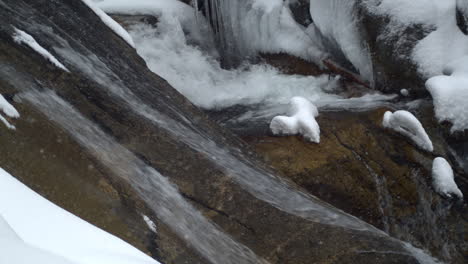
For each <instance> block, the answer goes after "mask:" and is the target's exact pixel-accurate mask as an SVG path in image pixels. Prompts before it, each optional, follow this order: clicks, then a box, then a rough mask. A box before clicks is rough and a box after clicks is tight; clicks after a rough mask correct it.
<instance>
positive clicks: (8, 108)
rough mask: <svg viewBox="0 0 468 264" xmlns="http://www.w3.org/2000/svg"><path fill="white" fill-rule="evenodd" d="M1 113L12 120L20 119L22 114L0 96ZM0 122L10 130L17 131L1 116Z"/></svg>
mask: <svg viewBox="0 0 468 264" xmlns="http://www.w3.org/2000/svg"><path fill="white" fill-rule="evenodd" d="M0 111H1V112H3V113H4V114H5V115H6V116H8V117H10V118H19V117H20V114H19V113H18V111H17V110H16V109H15V108H14V107H13V106H12V105H11V104H10V103H9V102H8V101H7V100H5V98H4V97H3V95H1V94H0ZM0 121H1V122H2V123H3V124H5V126H6V127H7V128H9V129H15V126H13V125H12V124H10V122H8V120H6V118H5V117H3V116H2V115H1V114H0Z"/></svg>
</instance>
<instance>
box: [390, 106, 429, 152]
mask: <svg viewBox="0 0 468 264" xmlns="http://www.w3.org/2000/svg"><path fill="white" fill-rule="evenodd" d="M382 125H383V126H384V127H385V128H389V129H392V130H394V131H396V132H398V133H400V134H402V135H404V136H406V137H408V138H410V139H411V140H412V141H413V142H414V143H416V145H418V146H419V147H420V148H421V149H423V150H426V151H431V152H432V151H433V150H434V147H433V145H432V141H431V139H430V138H429V136H428V135H427V133H426V130H425V129H424V127H423V126H422V124H421V122H419V120H418V119H417V118H416V117H415V116H414V115H413V114H411V113H410V112H408V111H404V110H399V111H396V112H394V113H392V112H390V111H387V112H386V113H385V114H384V117H383V122H382Z"/></svg>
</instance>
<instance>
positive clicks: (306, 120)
mask: <svg viewBox="0 0 468 264" xmlns="http://www.w3.org/2000/svg"><path fill="white" fill-rule="evenodd" d="M290 105H291V109H290V115H291V116H276V117H274V118H273V120H271V123H270V129H271V131H272V132H273V134H275V135H297V134H300V135H302V136H303V137H304V138H305V139H306V140H309V141H312V142H315V143H319V142H320V127H319V125H318V123H317V121H316V120H315V117H317V116H318V114H319V113H318V110H317V107H316V106H315V105H313V104H312V103H311V102H310V101H308V100H307V99H305V98H303V97H293V98H292V99H291V103H290Z"/></svg>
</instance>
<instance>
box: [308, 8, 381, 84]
mask: <svg viewBox="0 0 468 264" xmlns="http://www.w3.org/2000/svg"><path fill="white" fill-rule="evenodd" d="M355 5H356V1H355V0H310V14H311V16H312V20H313V21H314V24H315V25H316V26H317V28H318V29H319V31H320V32H321V33H322V34H323V36H324V37H325V38H327V39H328V41H329V42H330V43H329V44H332V46H334V48H335V51H334V52H337V51H341V53H343V55H344V56H345V57H346V59H347V60H348V61H349V62H351V63H352V64H353V66H354V67H355V68H356V69H357V70H358V71H359V73H360V74H361V76H362V77H363V78H364V79H365V80H366V81H369V82H370V83H371V85H372V83H373V79H374V77H373V69H372V60H371V55H370V52H369V48H368V47H367V45H366V44H365V41H363V40H362V36H361V34H360V32H359V29H358V26H359V25H358V19H359V18H358V16H357V14H356V10H355Z"/></svg>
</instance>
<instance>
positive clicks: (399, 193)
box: [237, 105, 468, 263]
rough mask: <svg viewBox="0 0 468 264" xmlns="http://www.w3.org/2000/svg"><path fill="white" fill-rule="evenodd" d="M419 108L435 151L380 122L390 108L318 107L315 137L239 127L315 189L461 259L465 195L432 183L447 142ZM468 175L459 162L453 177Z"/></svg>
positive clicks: (285, 170)
mask: <svg viewBox="0 0 468 264" xmlns="http://www.w3.org/2000/svg"><path fill="white" fill-rule="evenodd" d="M421 109H423V110H421V111H420V112H419V113H418V115H419V117H420V120H421V122H422V123H423V124H424V126H425V127H426V130H427V131H428V133H429V135H430V136H431V139H432V141H433V143H434V146H435V151H434V153H433V154H431V153H427V152H423V151H420V150H418V149H417V148H416V147H415V146H413V145H411V143H410V141H408V140H407V139H405V138H404V137H402V136H399V135H397V134H394V133H393V132H391V131H388V130H385V129H384V128H383V127H382V126H381V122H382V117H383V114H384V112H385V111H386V110H387V109H378V110H373V111H368V112H362V113H349V112H322V113H320V116H319V117H318V118H317V122H318V123H319V124H320V128H321V142H320V144H312V143H308V142H305V141H304V140H302V139H301V138H300V137H272V136H269V135H267V134H264V135H263V136H261V133H260V134H258V131H261V130H257V134H252V132H249V131H240V130H237V131H239V134H240V135H244V136H243V138H244V139H245V140H246V141H247V142H249V143H250V144H252V145H253V146H255V148H256V150H257V151H258V152H259V153H261V154H263V156H264V158H265V160H266V161H267V162H268V163H270V164H271V165H272V166H274V167H275V168H277V169H278V170H279V171H280V172H281V173H282V174H283V175H286V176H287V177H289V178H290V179H291V180H293V181H294V182H295V183H297V184H298V185H300V186H302V187H303V188H305V189H306V190H308V191H309V192H310V193H312V194H313V195H316V196H318V197H319V198H321V199H323V200H325V201H327V202H329V203H330V204H333V205H335V206H337V207H338V208H340V209H343V210H345V211H346V212H348V213H351V214H353V215H356V216H359V217H360V218H362V219H365V220H366V221H367V222H369V223H372V224H373V225H375V226H378V227H379V228H381V229H383V230H386V231H387V232H389V233H390V234H392V235H393V236H395V237H398V238H400V239H403V240H406V241H410V242H411V243H413V244H415V245H418V246H420V247H423V248H426V249H428V250H430V251H431V252H432V253H433V254H434V255H436V256H438V257H439V258H441V259H444V260H446V261H448V262H449V263H464V262H465V261H466V257H467V256H466V252H467V249H468V245H467V243H466V240H465V237H466V235H468V229H467V228H468V225H467V224H466V217H467V216H468V215H467V213H466V207H467V206H466V202H464V201H449V200H445V199H444V198H442V197H440V196H439V195H438V194H437V193H436V192H435V191H434V190H433V188H432V180H431V165H432V160H433V159H434V158H435V157H437V156H444V157H447V156H448V152H447V149H446V144H447V143H446V142H445V140H444V137H443V133H441V130H440V129H439V128H438V126H437V122H436V121H435V120H434V118H433V117H432V116H433V115H432V113H431V110H430V105H428V106H426V107H422V108H421ZM264 131H265V130H264ZM453 165H454V167H456V163H455V162H454V163H453ZM467 178H468V177H467V175H466V174H464V173H463V172H462V171H461V170H458V174H457V175H456V180H457V182H458V185H459V187H460V188H461V189H462V191H463V192H464V193H467V192H468V188H467V187H468V185H467V184H466V181H467Z"/></svg>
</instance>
